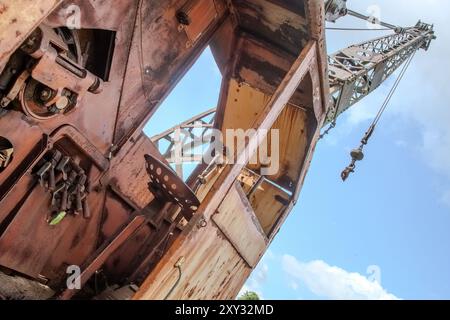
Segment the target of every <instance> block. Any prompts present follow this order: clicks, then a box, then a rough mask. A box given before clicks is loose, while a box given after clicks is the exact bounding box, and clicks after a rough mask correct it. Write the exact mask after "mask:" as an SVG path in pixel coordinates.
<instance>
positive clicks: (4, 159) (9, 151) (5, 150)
mask: <svg viewBox="0 0 450 320" xmlns="http://www.w3.org/2000/svg"><path fill="white" fill-rule="evenodd" d="M13 156H14V147H13V145H12V143H11V141H9V140H8V139H6V138H5V137H2V136H0V172H2V171H3V170H5V169H6V168H7V167H8V166H9V164H10V163H11V161H12V160H13Z"/></svg>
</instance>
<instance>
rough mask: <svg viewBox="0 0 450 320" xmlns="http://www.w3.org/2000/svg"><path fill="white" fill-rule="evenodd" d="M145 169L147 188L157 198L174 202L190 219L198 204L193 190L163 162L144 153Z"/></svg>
mask: <svg viewBox="0 0 450 320" xmlns="http://www.w3.org/2000/svg"><path fill="white" fill-rule="evenodd" d="M145 161H146V169H147V173H148V175H149V177H150V183H149V189H150V191H151V192H152V193H153V194H154V195H155V197H157V198H159V199H164V200H166V201H169V202H173V203H176V204H178V205H179V206H180V208H181V212H182V214H183V216H184V217H185V218H186V219H188V220H189V219H191V218H192V216H193V214H194V212H195V211H196V210H197V208H198V206H199V205H200V201H199V200H198V199H197V197H196V195H195V194H194V192H193V191H192V190H191V189H190V188H189V187H188V186H187V185H186V183H184V181H183V180H181V178H180V177H179V176H177V174H176V173H175V172H174V171H173V170H172V168H170V167H169V166H168V165H166V164H165V163H163V162H161V161H160V160H159V159H156V158H155V157H153V156H151V155H148V154H146V155H145Z"/></svg>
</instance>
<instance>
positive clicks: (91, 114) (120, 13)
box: [0, 0, 434, 299]
mask: <svg viewBox="0 0 450 320" xmlns="http://www.w3.org/2000/svg"><path fill="white" fill-rule="evenodd" d="M348 14H350V15H353V16H356V17H360V18H365V17H364V16H362V15H360V14H358V13H355V12H353V11H351V10H348V9H347V8H346V2H345V1H336V0H333V1H326V2H325V3H324V2H323V1H319V0H301V1H294V0H246V1H243V0H152V1H148V0H125V1H112V0H105V1H86V0H70V1H68V0H64V1H61V0H42V1H36V2H30V1H25V0H14V1H12V0H1V1H0V297H5V298H12V299H20V298H29V299H48V298H52V297H53V298H59V299H71V298H84V299H130V298H134V299H202V298H223V299H231V298H234V297H235V296H236V294H237V293H238V291H239V290H240V288H241V287H242V285H243V284H244V282H245V280H246V279H247V278H248V276H249V274H250V272H251V271H252V270H253V269H254V268H255V267H256V265H257V263H258V262H259V260H260V258H261V257H262V255H263V254H264V252H265V251H266V249H267V247H268V245H269V244H270V243H271V241H272V240H273V238H274V237H275V235H276V234H277V232H278V231H279V229H280V227H281V225H282V224H283V222H284V221H285V219H286V217H287V215H288V214H289V212H290V211H291V210H292V208H293V206H294V205H295V204H296V202H297V199H298V195H299V192H300V189H301V187H302V184H303V181H304V178H305V175H306V172H307V170H308V166H309V163H310V161H311V158H312V156H313V153H314V148H315V145H316V143H317V141H318V139H319V136H320V134H321V129H322V128H323V127H324V125H326V124H327V123H334V121H335V119H336V118H337V117H338V116H339V115H340V114H341V113H342V112H344V111H345V110H346V109H347V108H349V107H350V106H352V105H353V104H355V103H356V102H357V101H359V100H360V99H362V98H364V97H365V96H366V95H368V94H370V92H372V91H373V90H375V89H376V88H377V87H378V86H379V85H380V84H381V83H382V82H383V81H384V80H386V78H387V77H389V76H390V75H392V74H393V73H394V71H395V70H397V69H398V68H399V67H400V66H401V65H402V64H403V63H404V62H405V61H407V60H408V59H409V58H410V57H411V56H412V55H413V54H414V52H416V51H417V50H418V49H427V48H428V47H429V45H430V42H431V40H432V39H434V33H433V27H432V26H431V25H428V24H425V23H422V22H419V23H417V25H415V26H414V27H410V28H400V27H397V26H393V25H390V24H387V23H383V25H384V26H385V27H388V28H390V29H393V33H392V34H390V35H387V36H384V37H381V38H378V39H374V40H370V41H367V42H364V43H361V44H358V45H354V46H351V47H349V48H346V49H343V50H340V51H339V52H337V53H335V54H333V55H330V56H327V53H326V43H325V20H328V21H335V20H336V19H338V18H339V17H341V16H344V15H348ZM207 46H210V48H211V50H212V52H213V54H214V57H215V59H216V62H217V64H218V66H219V69H220V71H221V73H222V77H223V79H222V87H221V93H220V98H219V101H218V105H217V108H215V109H214V110H210V111H208V112H206V113H204V114H201V115H199V116H198V117H195V118H193V119H190V120H188V121H186V122H184V123H182V124H180V125H179V126H176V127H175V128H173V129H170V130H168V131H166V132H164V133H163V134H161V135H158V136H156V137H154V138H153V139H150V138H148V137H146V136H145V135H144V134H143V133H142V129H143V126H144V125H145V123H146V122H147V121H148V120H149V119H150V118H151V117H152V115H153V114H154V112H155V111H156V110H157V109H158V107H159V106H160V105H161V103H162V102H163V100H164V98H165V97H166V96H167V95H168V94H169V93H170V91H171V90H172V89H173V88H174V87H175V85H176V84H177V82H178V81H179V80H180V79H181V78H182V77H183V75H184V74H185V73H186V72H187V70H188V69H189V68H190V66H191V65H192V64H193V63H194V62H195V61H196V59H197V58H198V57H199V55H200V54H201V52H202V51H203V50H204V49H205V48H206V47H207ZM167 116H170V115H167ZM208 116H210V117H212V118H209V119H206V118H207V117H208ZM198 126H200V127H201V128H203V130H202V131H201V133H200V135H201V136H203V137H205V136H206V135H207V132H208V131H209V130H213V129H215V130H216V131H219V132H225V131H226V130H229V129H241V130H248V129H255V130H256V129H258V130H261V131H262V132H268V130H270V129H278V132H279V137H278V138H279V159H278V161H279V168H278V170H277V171H276V172H271V173H270V174H263V173H262V172H263V171H264V170H263V169H265V164H264V163H262V161H256V162H251V161H250V158H251V156H252V155H253V154H254V153H256V152H257V151H258V146H260V145H261V143H262V142H265V143H269V144H270V143H271V141H270V137H268V136H267V134H266V135H265V134H263V135H250V136H249V137H248V139H247V140H246V141H245V143H244V145H243V146H242V148H240V149H239V148H238V149H237V150H234V153H233V154H229V153H227V152H225V153H224V155H222V154H221V153H220V152H219V153H216V154H215V156H219V155H220V156H222V157H221V158H222V161H220V162H215V163H213V162H210V163H204V162H202V163H200V164H199V165H198V166H197V168H196V169H195V170H194V172H192V174H191V175H190V176H189V177H187V179H186V181H183V179H181V177H180V175H181V171H182V170H181V167H180V165H182V162H183V160H184V158H183V155H182V157H181V159H178V160H177V159H173V158H171V155H172V154H173V152H172V151H173V150H174V149H175V148H176V144H175V143H172V138H173V133H174V132H176V131H177V130H178V131H177V132H183V139H182V141H183V143H184V144H188V143H189V141H190V140H192V139H195V137H196V134H194V131H193V128H194V127H196V128H197V127H198ZM164 139H165V140H169V147H168V148H167V149H166V150H162V151H160V150H159V149H158V142H159V141H160V140H164ZM191 151H192V152H194V150H193V149H192V150H191ZM200 156H201V155H200ZM230 157H234V158H236V159H237V160H239V161H235V162H231V161H230ZM187 158H189V159H188V160H192V157H187ZM194 158H195V157H194ZM171 162H177V165H178V166H177V169H178V170H177V171H174V170H172V169H171V167H170V163H171ZM177 173H178V174H177ZM74 266H75V267H76V266H78V267H79V269H80V272H81V275H80V277H77V278H76V279H77V280H79V283H78V285H79V286H74V287H72V286H70V285H69V284H70V283H68V281H67V280H68V270H71V268H72V267H74ZM75 284H76V283H75Z"/></svg>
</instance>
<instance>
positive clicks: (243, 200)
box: [212, 184, 268, 268]
mask: <svg viewBox="0 0 450 320" xmlns="http://www.w3.org/2000/svg"><path fill="white" fill-rule="evenodd" d="M212 220H213V221H214V222H215V223H216V224H217V227H218V228H219V229H220V230H221V231H222V232H223V234H224V235H225V236H226V237H227V239H228V240H229V241H230V243H231V244H232V245H233V246H234V247H235V249H236V250H237V251H238V252H239V254H240V255H241V256H242V257H243V258H244V260H245V261H246V262H247V263H248V265H249V266H250V267H252V268H254V267H256V264H257V263H258V261H259V259H260V258H261V256H262V254H263V253H264V251H266V246H267V243H268V240H267V237H266V235H265V234H264V231H263V229H262V228H261V225H260V222H259V220H258V218H257V217H256V215H255V213H254V212H253V209H252V207H251V204H250V203H249V201H248V199H247V197H246V195H245V194H244V191H243V190H242V188H241V187H240V186H239V185H238V184H235V185H234V187H232V188H231V189H230V191H229V192H228V194H227V197H226V198H225V199H224V201H223V202H222V204H221V205H220V207H219V209H218V212H217V213H216V214H215V215H214V216H213V218H212Z"/></svg>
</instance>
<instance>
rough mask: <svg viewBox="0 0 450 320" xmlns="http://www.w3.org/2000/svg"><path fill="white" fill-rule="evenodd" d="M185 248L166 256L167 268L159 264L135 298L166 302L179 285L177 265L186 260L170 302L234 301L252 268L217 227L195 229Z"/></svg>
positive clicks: (186, 241)
mask: <svg viewBox="0 0 450 320" xmlns="http://www.w3.org/2000/svg"><path fill="white" fill-rule="evenodd" d="M184 240H185V241H183V245H182V246H181V247H178V248H176V249H175V248H173V247H172V248H171V249H170V250H169V251H168V252H167V253H166V255H165V257H167V260H168V261H167V265H166V266H165V267H163V268H161V266H160V265H158V266H157V267H156V269H155V271H153V272H152V274H151V275H150V277H149V278H147V280H146V281H145V282H144V283H143V284H142V286H141V288H140V290H139V291H138V293H137V294H136V296H135V297H134V299H164V298H166V297H167V294H168V293H169V292H170V291H171V289H172V287H174V285H175V284H176V281H177V278H178V273H177V269H176V268H174V265H175V264H176V263H177V261H178V260H179V259H180V258H184V260H185V262H184V264H183V265H182V267H181V268H182V272H181V280H180V282H179V284H178V285H177V286H176V287H174V289H173V292H172V294H171V295H170V296H168V297H167V298H168V299H193V300H197V299H234V298H235V297H236V295H237V293H238V292H239V290H240V288H241V287H242V285H243V284H244V282H245V280H246V279H247V277H248V275H249V274H250V272H251V270H252V269H251V268H250V267H249V266H248V265H247V263H246V262H245V261H244V260H243V259H242V257H241V256H240V255H239V254H238V252H237V251H236V249H235V248H234V247H233V245H232V244H231V243H230V242H229V241H228V239H227V238H226V237H225V236H224V235H223V233H222V232H221V231H220V230H219V229H218V228H217V227H216V226H215V224H214V223H210V224H208V225H207V226H206V227H205V228H201V229H197V230H193V231H192V232H190V234H189V235H188V236H187V238H186V239H184Z"/></svg>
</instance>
